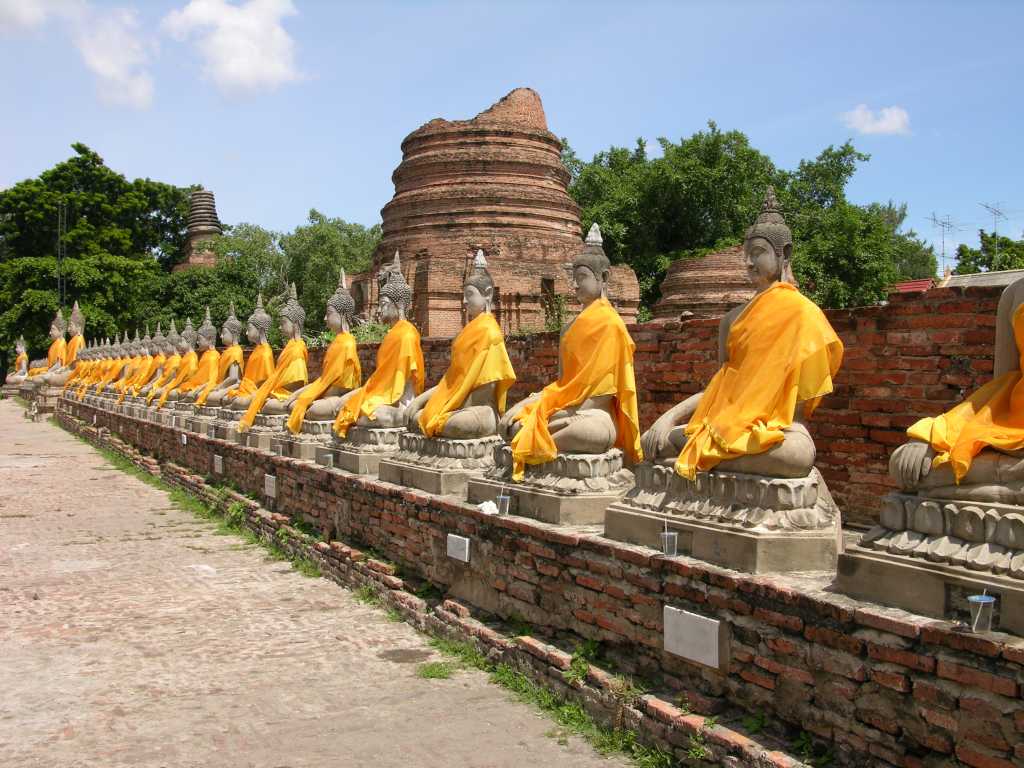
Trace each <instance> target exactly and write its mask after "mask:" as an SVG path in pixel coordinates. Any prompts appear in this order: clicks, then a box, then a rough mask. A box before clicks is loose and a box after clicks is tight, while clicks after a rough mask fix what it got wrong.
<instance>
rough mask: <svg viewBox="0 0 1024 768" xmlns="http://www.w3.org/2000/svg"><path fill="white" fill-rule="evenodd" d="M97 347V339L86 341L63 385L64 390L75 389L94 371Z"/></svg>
mask: <svg viewBox="0 0 1024 768" xmlns="http://www.w3.org/2000/svg"><path fill="white" fill-rule="evenodd" d="M96 349H97V347H96V343H95V341H86V342H85V344H84V345H83V346H82V348H81V349H80V350H79V351H78V354H77V359H76V360H75V367H74V369H73V370H72V371H71V372H70V373H69V374H68V377H67V378H66V379H65V380H64V383H63V384H62V385H61V389H62V390H65V391H67V390H69V389H70V390H72V391H73V390H74V389H75V387H76V386H77V385H79V384H81V383H82V381H83V380H84V379H85V378H86V377H87V376H88V375H89V374H90V373H91V372H92V370H93V368H94V364H95V361H96Z"/></svg>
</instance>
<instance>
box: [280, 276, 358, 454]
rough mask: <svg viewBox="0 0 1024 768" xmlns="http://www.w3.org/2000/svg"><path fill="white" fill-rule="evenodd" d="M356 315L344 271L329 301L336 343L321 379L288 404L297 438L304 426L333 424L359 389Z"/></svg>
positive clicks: (327, 318)
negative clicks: (347, 397) (349, 394)
mask: <svg viewBox="0 0 1024 768" xmlns="http://www.w3.org/2000/svg"><path fill="white" fill-rule="evenodd" d="M355 311H356V303H355V301H354V300H353V299H352V295H351V294H350V293H349V292H348V287H347V286H346V285H345V270H344V269H342V270H341V275H340V276H339V278H338V287H337V289H336V290H335V291H334V294H333V295H332V296H331V298H329V299H328V300H327V310H326V312H325V313H324V323H325V324H326V325H327V327H328V328H330V329H331V330H332V331H333V332H334V334H335V335H334V339H333V340H332V341H331V343H330V345H329V346H328V347H327V351H326V352H324V361H323V365H322V367H321V371H320V375H319V376H318V377H317V378H316V379H314V380H313V381H311V382H310V383H309V384H307V385H306V386H304V387H302V388H301V389H297V390H296V391H295V393H294V394H292V396H291V397H289V398H288V400H287V401H286V402H285V407H286V408H288V409H289V411H290V414H289V416H288V431H289V432H291V433H292V434H293V435H297V434H298V433H299V432H301V431H302V422H303V421H304V420H306V419H309V420H310V421H333V420H334V417H335V416H337V415H338V409H339V408H340V407H341V398H342V396H343V395H344V394H345V393H347V392H349V391H350V390H353V389H355V388H356V387H358V386H359V385H360V383H361V382H362V379H363V374H362V369H361V367H360V364H359V354H358V353H357V351H356V340H355V337H354V336H353V335H352V334H351V332H350V331H349V324H350V323H351V322H352V316H353V315H354V314H355Z"/></svg>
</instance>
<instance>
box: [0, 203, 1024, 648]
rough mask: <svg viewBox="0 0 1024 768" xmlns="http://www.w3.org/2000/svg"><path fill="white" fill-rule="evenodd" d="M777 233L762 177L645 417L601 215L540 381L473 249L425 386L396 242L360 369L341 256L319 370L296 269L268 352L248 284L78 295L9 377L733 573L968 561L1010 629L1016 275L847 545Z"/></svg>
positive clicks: (800, 320) (804, 310)
mask: <svg viewBox="0 0 1024 768" xmlns="http://www.w3.org/2000/svg"><path fill="white" fill-rule="evenodd" d="M792 252H793V239H792V234H791V232H790V230H789V228H788V226H787V225H786V223H785V219H784V217H783V215H782V212H781V211H780V209H779V206H778V203H777V202H776V199H775V196H774V193H773V192H772V190H771V189H770V188H769V190H768V191H767V194H766V197H765V201H764V204H763V206H762V209H761V212H760V214H759V215H758V217H757V220H756V221H755V222H754V224H753V225H752V226H751V227H750V228H749V229H748V230H747V232H746V235H745V238H744V246H743V254H744V260H745V264H746V268H747V270H748V274H749V277H750V280H751V282H752V283H753V286H754V288H755V290H756V293H755V295H754V297H753V298H752V299H751V300H750V301H749V302H747V303H746V304H744V305H742V306H739V307H737V308H735V309H733V310H732V311H730V312H729V313H728V314H726V315H725V316H724V317H723V318H722V320H721V323H720V327H719V340H718V357H719V363H720V367H719V369H718V371H717V372H716V373H715V374H714V376H713V377H712V378H711V380H710V381H709V383H708V385H707V386H706V387H705V388H704V389H703V390H702V391H700V392H698V393H696V394H694V395H692V396H689V397H687V398H686V399H684V400H682V401H681V402H680V403H678V404H677V405H676V406H674V407H673V408H671V409H669V410H668V411H667V412H665V413H664V414H663V415H662V416H660V417H659V418H658V419H657V420H656V421H655V422H654V424H653V425H652V426H651V427H650V428H649V429H648V430H647V431H646V432H643V433H642V432H641V429H640V421H639V411H638V399H637V386H636V375H635V371H634V367H633V354H634V348H635V347H634V343H633V341H632V339H631V338H630V334H629V332H628V330H627V328H626V326H625V324H624V323H623V321H622V319H621V318H620V316H619V314H618V313H617V312H616V310H615V308H614V307H613V306H612V304H611V303H610V302H609V300H608V292H607V282H608V277H609V272H610V263H609V260H608V258H607V256H606V254H605V252H604V249H603V244H602V240H601V235H600V230H599V228H598V226H597V225H596V224H595V225H594V226H593V227H592V229H591V230H590V232H589V234H588V235H587V237H586V240H585V242H584V244H583V247H582V250H581V252H580V253H579V255H578V256H577V257H576V258H575V260H574V262H573V264H572V281H573V285H574V289H575V298H576V299H577V300H578V302H579V305H580V307H581V309H580V311H579V313H578V314H577V315H576V316H575V317H574V318H573V319H572V320H570V321H569V323H568V324H567V325H566V327H565V328H564V329H563V331H562V333H561V337H560V340H559V348H558V372H557V378H556V380H555V381H553V382H552V383H550V384H548V385H547V386H545V387H544V388H543V389H542V390H541V391H539V392H536V393H534V394H531V395H529V396H528V397H526V398H524V399H522V400H520V401H519V402H517V403H514V404H512V405H510V406H509V407H506V406H507V402H506V400H507V396H508V393H509V390H510V388H511V387H512V385H513V384H514V382H515V380H516V374H515V371H514V370H513V365H512V362H511V360H510V358H509V355H508V353H507V351H506V348H505V342H504V338H503V334H502V331H501V328H500V326H499V324H498V323H497V321H496V319H495V317H494V315H493V313H492V311H491V310H492V300H493V296H494V283H493V280H492V278H491V275H490V273H489V272H488V269H487V264H486V259H485V257H484V255H483V253H482V252H478V253H477V256H476V259H475V261H474V264H473V268H472V270H471V271H470V272H469V274H468V276H467V277H466V279H465V284H464V287H463V303H464V307H465V310H466V317H467V323H466V325H465V326H464V327H463V329H462V330H461V331H460V332H459V334H458V335H457V336H456V337H455V339H454V340H453V341H452V343H451V354H450V360H449V366H448V368H447V370H446V371H445V373H444V375H443V377H442V378H441V379H440V381H438V382H437V383H436V384H435V385H434V386H432V387H430V388H426V386H425V384H426V382H425V373H426V371H425V364H424V356H423V351H422V349H421V345H420V335H419V333H418V331H417V330H416V328H415V326H414V325H413V324H412V323H411V322H410V321H409V320H408V318H407V314H408V313H409V311H410V307H411V303H412V288H411V286H410V285H409V283H408V282H407V281H406V279H405V277H404V276H403V273H402V270H401V264H400V261H399V255H398V254H397V253H396V254H395V258H394V262H393V263H392V264H388V265H387V266H386V267H385V268H384V269H383V270H382V271H381V273H380V274H379V275H378V286H379V315H380V319H381V320H382V321H383V322H384V323H386V324H387V325H388V326H389V330H388V331H387V334H386V336H385V337H384V339H383V340H382V342H381V343H380V345H379V347H378V349H377V354H376V365H375V367H374V370H373V371H372V372H371V373H370V374H369V376H367V377H366V378H365V380H364V377H363V372H362V370H361V366H360V360H359V356H358V354H357V346H356V340H355V338H354V337H353V335H352V333H351V332H350V325H351V324H352V323H353V322H354V312H355V304H354V301H353V299H352V297H351V295H350V294H349V292H348V290H347V287H346V281H345V276H344V272H343V271H342V273H341V278H340V280H339V282H338V286H337V290H336V291H335V292H334V294H333V295H332V296H331V297H330V299H329V300H328V302H327V308H326V314H325V316H324V322H325V324H326V325H327V326H328V327H329V328H330V329H331V330H332V331H333V332H334V333H335V336H334V339H333V341H332V342H331V343H330V346H329V347H328V348H327V349H326V352H325V355H324V358H323V364H322V368H321V371H320V375H319V376H318V377H317V378H315V379H313V380H312V381H310V379H309V375H308V371H307V357H308V352H307V348H306V344H305V342H304V341H303V336H302V332H303V327H304V323H305V311H304V310H303V308H302V307H301V306H300V304H299V302H298V300H297V298H296V293H295V289H294V286H291V290H290V293H289V295H288V298H287V300H286V301H285V303H284V304H283V306H282V307H281V308H280V310H279V323H280V331H281V334H282V336H283V337H284V339H286V343H285V346H284V348H283V349H282V351H281V353H280V354H279V355H278V356H277V358H276V361H275V358H274V354H273V351H272V349H271V347H270V345H269V344H268V342H267V335H268V333H269V331H270V328H271V323H272V320H271V316H270V314H269V313H268V312H267V311H266V309H265V308H264V306H263V302H262V298H259V299H258V300H257V303H256V309H255V311H254V312H253V313H252V315H251V316H250V317H249V318H248V319H247V321H246V322H245V323H243V322H241V321H240V320H239V319H238V318H236V317H235V313H234V309H233V308H232V311H231V313H230V315H229V316H228V318H227V319H226V320H225V321H224V323H223V325H222V326H221V328H220V331H219V334H218V331H217V329H216V327H215V326H214V325H213V324H212V322H211V319H210V315H209V311H208V310H207V313H206V317H205V318H204V320H203V322H202V324H201V325H200V326H199V328H198V329H193V327H192V323H191V321H189V320H186V321H185V324H184V328H183V329H182V330H181V331H180V332H179V331H178V330H177V328H176V326H175V324H174V322H173V321H172V322H171V324H170V330H169V332H168V333H167V334H166V335H165V334H164V333H163V332H162V328H161V327H160V326H159V325H158V326H157V330H156V333H155V334H154V335H153V336H150V335H149V332H148V330H147V332H146V334H145V335H144V336H143V337H141V338H140V337H139V334H138V332H136V335H135V338H134V339H133V340H129V339H128V337H127V334H126V335H125V337H124V338H123V339H120V340H119V339H115V340H114V342H112V343H111V342H109V341H104V342H102V343H95V344H89V345H83V342H82V340H81V339H82V336H81V334H82V331H83V330H84V320H83V318H82V316H81V312H80V311H79V310H78V307H77V305H76V306H75V309H74V311H73V312H72V315H71V323H70V326H69V329H68V330H70V331H71V333H72V339H71V341H70V342H67V343H65V342H64V340H63V339H64V335H65V328H64V325H63V319H62V318H61V317H60V315H59V314H58V316H57V318H56V319H55V321H54V325H53V328H52V329H51V336H52V337H53V338H54V342H53V345H51V348H50V354H49V355H48V359H47V361H46V366H45V368H44V367H43V366H39V367H36V368H28V367H26V364H27V361H25V360H24V351H23V349H21V348H19V358H18V370H17V371H16V372H15V373H14V374H13V375H12V376H10V377H8V380H9V381H10V380H11V379H12V378H14V379H15V380H16V381H26V382H38V383H39V384H40V385H46V386H50V387H54V386H59V387H62V388H63V390H64V399H65V400H66V401H69V402H75V401H81V400H82V399H83V398H86V397H93V398H100V400H101V401H104V402H106V404H107V406H108V407H109V406H110V404H111V403H113V404H117V403H118V402H121V403H123V402H124V401H125V399H126V398H127V399H130V400H131V401H134V402H136V403H138V404H139V407H140V408H143V407H144V408H145V409H146V410H147V411H148V412H149V413H151V414H152V413H156V412H159V411H160V410H161V409H164V408H168V407H171V408H173V409H175V410H176V411H178V410H182V409H184V410H189V411H190V412H191V413H192V414H195V415H198V416H205V417H206V418H207V423H208V424H210V425H211V426H210V430H211V431H210V434H213V430H214V426H213V425H217V424H219V425H222V426H223V425H224V424H230V425H231V430H230V431H231V432H232V434H234V435H235V436H236V438H237V439H238V441H240V442H245V437H244V436H245V435H246V433H248V432H252V433H259V434H260V435H261V436H262V437H263V438H265V439H266V440H267V442H265V443H262V444H259V445H260V447H263V448H264V449H267V450H270V445H271V444H273V445H275V446H285V447H282V448H278V450H279V451H280V452H282V453H284V452H286V451H287V450H289V449H288V448H287V445H289V444H292V445H293V447H294V444H295V442H296V441H298V442H303V441H305V442H304V443H303V444H304V445H307V446H309V445H312V446H314V447H315V458H316V460H317V461H318V462H320V463H322V464H325V465H327V466H333V467H335V468H336V469H347V470H348V471H357V472H370V471H372V472H374V473H378V474H379V475H380V478H381V479H382V480H388V481H392V482H401V483H406V484H416V485H418V486H420V487H421V488H425V489H427V490H431V491H433V492H436V493H447V492H452V491H451V487H453V486H445V484H444V483H443V482H442V483H440V484H438V482H436V481H437V477H438V476H446V475H452V476H457V477H459V478H461V481H462V484H461V485H460V486H458V488H459V491H458V492H460V493H463V494H464V495H465V497H466V498H468V500H469V501H470V502H473V503H477V504H485V503H486V502H487V501H493V500H497V499H504V500H505V501H506V502H508V503H509V504H511V509H512V511H513V512H516V513H519V514H525V515H529V516H532V517H537V518H539V519H541V520H545V521H547V522H551V523H561V524H582V525H592V524H599V523H603V524H604V530H605V535H607V536H609V537H610V538H615V539H619V540H623V541H628V542H632V543H637V544H644V545H648V546H661V545H662V544H663V543H664V536H665V535H668V534H675V536H676V537H677V540H678V546H679V551H680V552H682V553H685V554H689V555H692V556H694V557H698V558H702V559H705V560H708V561H711V562H715V563H719V564H722V565H725V566H728V567H731V568H735V569H737V570H743V571H749V572H762V571H828V570H832V569H835V568H836V566H837V561H838V568H839V582H838V583H839V585H840V587H842V588H844V589H845V590H846V591H847V592H849V593H850V594H855V595H858V596H862V597H868V598H870V599H873V600H876V601H877V602H890V603H895V604H900V605H904V606H905V607H911V608H917V609H920V610H921V612H924V613H928V612H931V613H932V614H935V613H942V611H947V612H948V610H949V609H950V605H951V604H955V603H956V600H957V599H959V598H958V597H957V595H958V594H959V593H958V592H957V590H958V589H959V590H961V591H962V592H970V591H971V590H972V589H974V588H975V587H976V586H978V585H976V584H974V583H973V582H972V581H971V578H972V576H971V574H972V573H976V574H980V576H979V577H978V578H984V580H985V581H986V584H987V585H988V588H992V589H994V590H995V591H996V592H997V593H999V594H1002V595H1003V597H1004V600H1005V605H1004V617H1007V621H1006V622H1005V623H1006V625H1007V626H1009V627H1014V626H1015V627H1017V631H1024V628H1022V627H1024V624H1022V622H1024V607H1022V605H1021V603H1020V602H1019V600H1020V599H1021V598H1020V595H1024V589H1021V586H1022V585H1024V514H1022V513H1024V507H1022V506H1021V504H1022V499H1021V496H1022V494H1024V476H1022V471H1021V468H1022V466H1024V464H1022V463H1021V457H1022V453H1021V451H1022V450H1024V399H1022V398H1024V388H1022V385H1021V361H1020V355H1021V350H1022V348H1024V344H1022V342H1024V315H1022V313H1021V311H1020V308H1021V306H1022V305H1024V281H1022V282H1021V283H1017V284H1014V285H1012V286H1010V287H1009V288H1008V289H1007V290H1006V292H1005V293H1004V295H1003V300H1002V301H1001V303H1000V306H999V310H998V318H997V322H998V329H999V330H998V338H997V348H996V378H995V379H994V380H993V381H992V382H991V383H990V384H988V385H986V386H985V387H982V388H981V389H980V390H979V391H978V392H976V393H974V394H972V395H971V396H970V397H969V398H967V400H965V401H964V403H962V404H960V405H958V406H957V407H955V408H953V409H952V410H951V411H949V412H948V413H945V414H942V415H940V416H937V417H930V418H926V419H923V420H921V421H919V422H918V423H916V424H914V425H913V426H912V427H911V428H910V430H909V431H908V436H909V441H908V443H907V444H906V445H904V446H902V447H900V448H898V449H897V450H896V451H895V452H894V453H893V456H892V461H891V473H892V476H893V478H894V480H895V484H896V486H897V487H898V489H899V491H898V492H897V493H894V494H892V495H891V496H890V497H887V498H886V500H885V503H884V505H883V507H884V511H883V515H882V521H881V525H880V526H878V527H876V528H875V529H874V530H873V531H871V532H870V533H868V534H866V535H865V536H864V537H863V538H862V539H861V541H860V542H859V543H854V544H853V545H850V546H846V547H844V538H843V533H842V530H841V527H840V514H839V510H838V508H837V507H836V504H835V502H834V501H833V499H832V497H831V495H830V494H829V491H828V488H827V486H826V484H825V481H824V478H823V477H822V476H821V474H820V473H819V472H818V470H817V469H816V468H815V466H814V464H815V455H816V452H815V443H814V440H813V438H812V436H811V433H810V432H809V431H808V428H807V423H808V420H809V419H810V418H811V416H812V415H813V413H814V411H815V409H816V407H817V406H818V404H819V403H820V402H821V400H822V398H823V397H825V396H826V395H828V394H829V393H830V392H832V390H833V386H834V380H835V377H836V375H837V373H838V372H839V369H840V366H841V363H842V359H843V344H842V342H841V341H840V339H839V337H838V335H837V334H836V333H835V331H834V330H833V328H832V326H831V325H830V324H829V322H828V319H827V318H826V316H825V315H824V313H823V312H822V311H821V310H820V309H819V308H818V307H817V306H816V305H815V304H814V303H813V302H812V301H811V300H810V299H808V298H807V297H805V296H804V295H803V294H802V293H801V292H800V291H799V290H798V289H797V287H796V286H795V285H794V280H793V279H792V274H791V270H790V265H791V260H792ZM243 332H244V336H245V337H246V339H247V340H248V342H249V343H250V345H251V351H250V352H249V354H248V357H246V356H245V355H244V354H243V350H242V347H241V346H240V342H241V340H242V336H243ZM218 337H219V339H220V341H221V344H222V345H223V349H222V351H219V352H218V351H217V341H218ZM19 377H20V378H19ZM136 413H141V410H139V411H136ZM224 434H227V433H224ZM218 435H220V433H218ZM247 444H248V445H250V446H253V445H255V444H254V443H252V442H249V443H247ZM352 456H356V457H359V458H360V461H359V462H356V463H354V464H353V463H351V462H350V461H349V459H350V458H351V457H352ZM302 457H303V458H310V459H312V458H314V455H313V454H312V453H309V454H305V455H303V456H302ZM367 458H369V459H372V461H365V459H367ZM431 478H433V479H431ZM423 483H426V485H423ZM844 549H845V551H844ZM908 576H910V577H911V579H910V580H907V579H906V577H908ZM893 578H896V579H900V580H901V582H902V583H907V584H909V583H912V584H914V586H913V587H909V586H908V587H906V588H905V589H904V592H905V593H906V595H903V597H904V598H905V599H902V598H901V595H899V594H897V595H894V594H893V591H894V589H895V591H896V592H900V589H901V588H900V587H894V586H893V584H892V581H891V579H893ZM929 579H932V580H933V581H935V584H934V585H933V584H931V583H930V582H929V581H928V580H929ZM936 580H937V581H936ZM1015 580H1021V581H1019V582H1018V581H1015ZM1015 589H1017V590H1019V594H1018V592H1015V591H1014V590H1015ZM979 591H980V590H979ZM940 592H941V597H940V596H939V595H940ZM925 593H927V595H925ZM901 599H902V602H901ZM936 601H938V602H936ZM1014 601H1018V602H1014ZM939 602H941V603H942V605H941V606H940V605H939V604H938V603H939Z"/></svg>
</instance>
